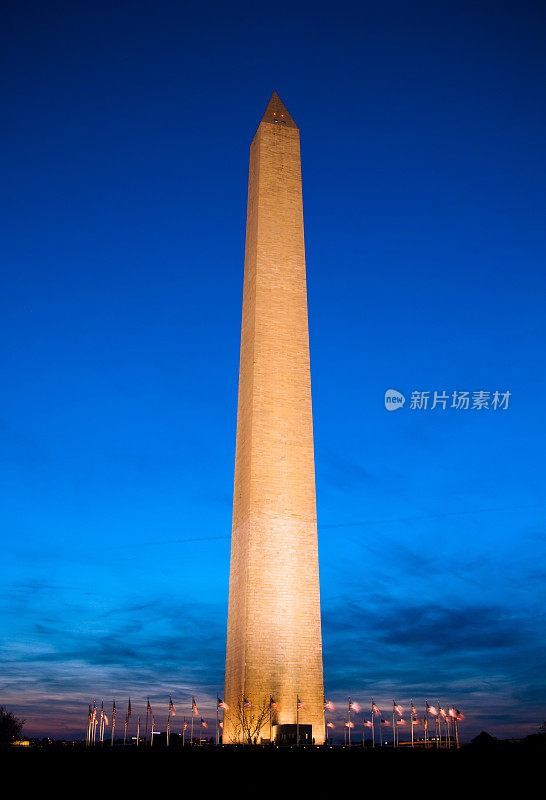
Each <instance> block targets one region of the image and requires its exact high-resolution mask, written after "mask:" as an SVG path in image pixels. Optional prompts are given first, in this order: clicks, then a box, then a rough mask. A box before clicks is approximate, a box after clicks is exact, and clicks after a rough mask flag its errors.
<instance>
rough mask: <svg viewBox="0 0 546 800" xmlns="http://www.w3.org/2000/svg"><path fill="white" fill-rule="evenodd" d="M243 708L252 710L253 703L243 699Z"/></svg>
mask: <svg viewBox="0 0 546 800" xmlns="http://www.w3.org/2000/svg"><path fill="white" fill-rule="evenodd" d="M243 708H252V703H251V702H250V700H247V699H246V697H243Z"/></svg>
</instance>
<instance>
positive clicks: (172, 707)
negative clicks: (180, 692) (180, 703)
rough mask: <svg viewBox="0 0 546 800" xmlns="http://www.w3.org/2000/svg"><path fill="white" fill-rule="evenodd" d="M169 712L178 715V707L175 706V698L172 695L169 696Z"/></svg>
mask: <svg viewBox="0 0 546 800" xmlns="http://www.w3.org/2000/svg"><path fill="white" fill-rule="evenodd" d="M169 712H170V713H171V714H172V715H173V717H175V716H176V708H175V707H174V705H173V699H172V697H170V696H169Z"/></svg>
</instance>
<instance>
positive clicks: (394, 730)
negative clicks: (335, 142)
mask: <svg viewBox="0 0 546 800" xmlns="http://www.w3.org/2000/svg"><path fill="white" fill-rule="evenodd" d="M394 705H395V703H394V698H393V700H392V746H393V747H396V727H395V721H394Z"/></svg>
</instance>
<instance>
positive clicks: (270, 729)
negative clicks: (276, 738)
mask: <svg viewBox="0 0 546 800" xmlns="http://www.w3.org/2000/svg"><path fill="white" fill-rule="evenodd" d="M272 700H273V698H272V697H271V695H269V744H273V741H272V738H271V737H272V736H273V732H272V731H273V722H272V718H271V717H272V711H271V701H272Z"/></svg>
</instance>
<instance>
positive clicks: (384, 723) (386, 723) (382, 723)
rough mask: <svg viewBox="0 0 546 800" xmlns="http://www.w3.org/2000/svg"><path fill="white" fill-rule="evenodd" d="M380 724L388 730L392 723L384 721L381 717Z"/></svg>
mask: <svg viewBox="0 0 546 800" xmlns="http://www.w3.org/2000/svg"><path fill="white" fill-rule="evenodd" d="M379 724H380V725H386V726H387V728H388V727H389V725H390V722H388V721H387V720H386V719H383V717H381V719H380V721H379Z"/></svg>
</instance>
